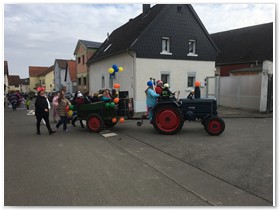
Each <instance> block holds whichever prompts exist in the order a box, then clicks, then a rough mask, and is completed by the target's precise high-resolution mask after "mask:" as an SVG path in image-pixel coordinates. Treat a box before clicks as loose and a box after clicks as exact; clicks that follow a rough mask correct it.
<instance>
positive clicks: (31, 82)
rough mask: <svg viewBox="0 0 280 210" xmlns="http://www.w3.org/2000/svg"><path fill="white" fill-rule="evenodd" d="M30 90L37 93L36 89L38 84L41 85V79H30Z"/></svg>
mask: <svg viewBox="0 0 280 210" xmlns="http://www.w3.org/2000/svg"><path fill="white" fill-rule="evenodd" d="M29 79H30V80H29V88H30V91H36V89H34V88H35V87H36V84H37V83H38V84H40V81H39V77H30V78H29Z"/></svg>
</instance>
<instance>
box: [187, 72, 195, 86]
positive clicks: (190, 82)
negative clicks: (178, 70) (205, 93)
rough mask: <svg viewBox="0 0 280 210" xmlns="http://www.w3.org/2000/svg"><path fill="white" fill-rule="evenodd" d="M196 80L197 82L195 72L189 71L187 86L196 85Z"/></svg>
mask: <svg viewBox="0 0 280 210" xmlns="http://www.w3.org/2000/svg"><path fill="white" fill-rule="evenodd" d="M194 82H195V73H194V72H191V73H188V86H187V88H193V87H194Z"/></svg>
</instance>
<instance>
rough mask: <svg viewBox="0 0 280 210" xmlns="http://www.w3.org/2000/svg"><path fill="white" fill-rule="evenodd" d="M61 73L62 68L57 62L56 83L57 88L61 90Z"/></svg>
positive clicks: (55, 68)
mask: <svg viewBox="0 0 280 210" xmlns="http://www.w3.org/2000/svg"><path fill="white" fill-rule="evenodd" d="M60 80H61V74H60V68H59V66H58V64H57V63H55V64H54V85H55V90H56V91H59V90H60V89H61V82H60Z"/></svg>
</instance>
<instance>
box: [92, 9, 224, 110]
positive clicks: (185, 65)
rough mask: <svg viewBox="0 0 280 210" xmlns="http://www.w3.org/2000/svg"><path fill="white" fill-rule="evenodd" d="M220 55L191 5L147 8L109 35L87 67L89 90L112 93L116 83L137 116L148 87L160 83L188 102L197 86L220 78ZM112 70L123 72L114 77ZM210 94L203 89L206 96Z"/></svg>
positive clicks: (144, 101)
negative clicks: (217, 66)
mask: <svg viewBox="0 0 280 210" xmlns="http://www.w3.org/2000/svg"><path fill="white" fill-rule="evenodd" d="M218 52H219V49H218V48H217V46H216V45H215V44H214V42H213V41H212V39H211V37H210V36H209V34H208V32H207V30H206V28H205V27H204V25H203V23H202V22H201V20H200V19H199V17H198V15H197V14H196V12H195V10H194V9H193V7H192V6H191V5H189V4H158V5H155V6H153V7H150V5H143V12H142V13H141V14H140V15H138V16H137V17H135V18H131V19H130V20H129V21H128V22H127V23H125V24H124V25H122V26H120V27H119V28H117V29H115V30H114V31H113V32H112V33H111V34H110V35H108V37H107V39H106V40H105V41H104V42H103V43H102V45H101V46H100V48H99V49H98V50H97V51H96V53H95V54H94V55H93V56H92V57H91V58H90V60H89V61H88V62H87V64H88V66H89V80H90V84H89V89H90V91H98V90H99V89H102V88H113V84H114V83H116V82H117V83H119V84H120V85H121V87H120V91H128V94H129V97H131V98H133V99H134V108H135V111H136V112H142V111H145V110H146V95H145V93H144V91H145V89H146V88H147V85H146V84H147V81H149V80H150V79H152V80H154V81H156V80H159V79H160V80H162V81H163V82H164V83H169V85H170V87H171V88H172V90H173V91H175V90H178V91H179V90H180V92H181V95H180V97H187V95H188V94H189V92H190V91H191V90H192V89H193V88H194V84H195V81H202V82H204V81H205V79H206V77H207V76H214V75H215V60H216V56H217V53H218ZM113 64H116V65H117V66H121V67H123V69H124V70H123V72H118V73H116V74H115V76H112V75H110V74H109V73H108V68H110V67H112V65H113ZM202 84H203V83H202ZM205 89H206V88H204V87H202V88H201V93H202V96H205V94H206V91H205Z"/></svg>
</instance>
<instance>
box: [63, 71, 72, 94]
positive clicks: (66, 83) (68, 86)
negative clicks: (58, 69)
mask: <svg viewBox="0 0 280 210" xmlns="http://www.w3.org/2000/svg"><path fill="white" fill-rule="evenodd" d="M62 72H64V76H63V78H65V73H66V71H65V70H64V71H63V70H62ZM63 81H64V79H63ZM63 84H64V86H65V87H66V92H70V93H73V85H72V81H71V77H70V73H69V69H67V75H66V81H64V83H63Z"/></svg>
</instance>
